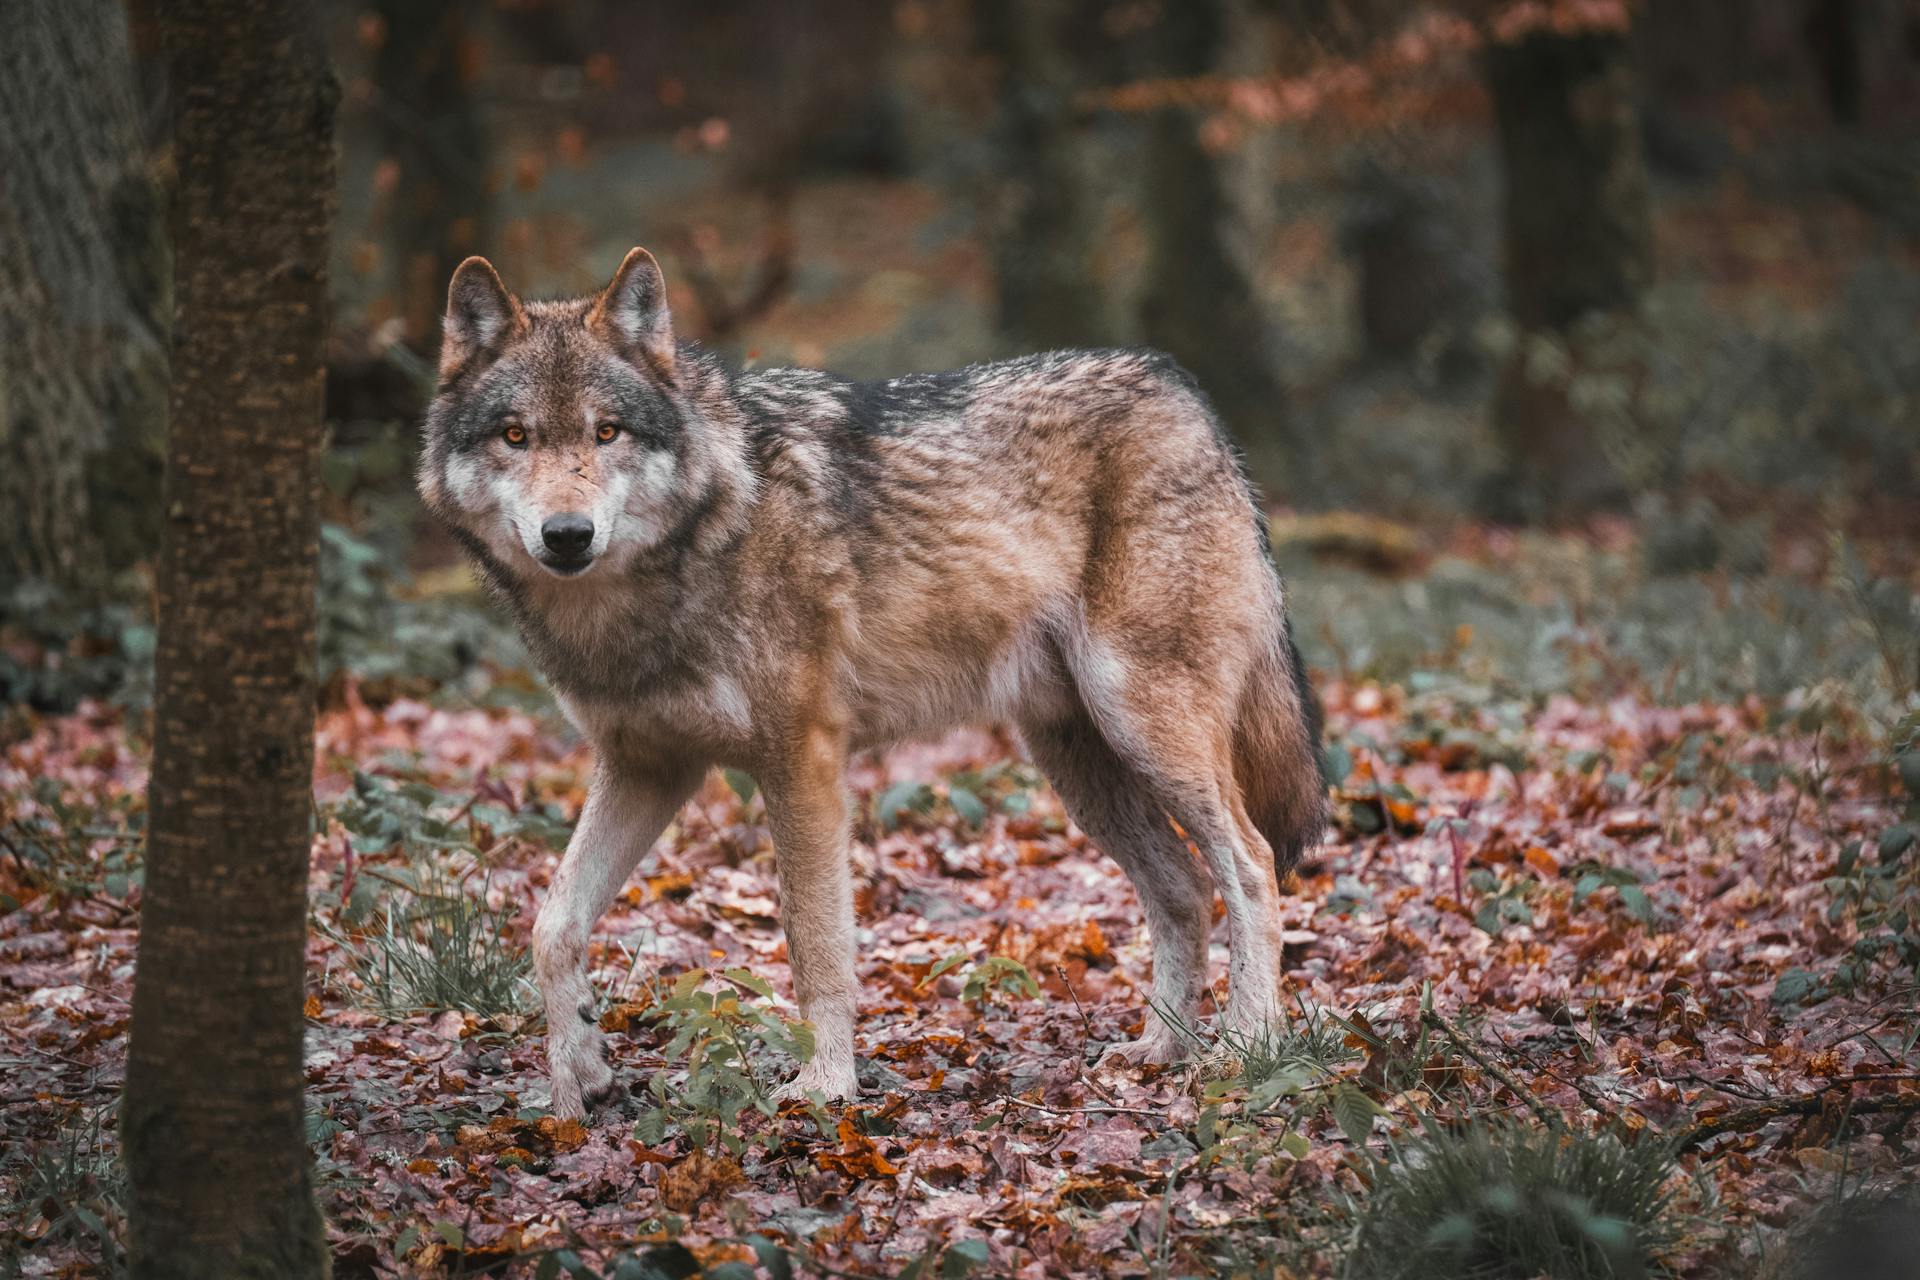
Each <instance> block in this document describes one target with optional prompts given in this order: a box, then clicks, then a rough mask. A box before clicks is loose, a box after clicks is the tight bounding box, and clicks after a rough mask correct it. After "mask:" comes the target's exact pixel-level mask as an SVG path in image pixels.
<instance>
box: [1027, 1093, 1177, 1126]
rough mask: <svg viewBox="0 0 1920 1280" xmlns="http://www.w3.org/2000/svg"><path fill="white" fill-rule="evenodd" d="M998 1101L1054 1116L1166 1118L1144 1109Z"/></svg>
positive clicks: (1156, 1112) (1162, 1113) (1162, 1114)
mask: <svg viewBox="0 0 1920 1280" xmlns="http://www.w3.org/2000/svg"><path fill="white" fill-rule="evenodd" d="M1000 1101H1002V1102H1011V1103H1012V1104H1013V1105H1014V1106H1016V1107H1025V1108H1026V1109H1027V1110H1029V1111H1044V1112H1046V1113H1047V1114H1048V1115H1055V1116H1094V1115H1099V1116H1146V1117H1147V1118H1148V1119H1151V1120H1163V1119H1165V1118H1166V1113H1165V1112H1161V1111H1149V1110H1147V1109H1146V1108H1144V1107H1101V1106H1091V1107H1050V1106H1048V1105H1047V1104H1046V1103H1044V1102H1028V1101H1027V1100H1026V1099H1024V1098H1016V1097H1014V1096H1013V1095H1012V1094H1008V1095H1007V1096H1006V1097H1004V1098H1002V1099H1000Z"/></svg>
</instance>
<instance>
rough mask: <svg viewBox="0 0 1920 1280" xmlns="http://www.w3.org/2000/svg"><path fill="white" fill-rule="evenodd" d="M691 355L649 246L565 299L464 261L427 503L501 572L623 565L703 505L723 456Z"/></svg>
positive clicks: (424, 463) (436, 413)
mask: <svg viewBox="0 0 1920 1280" xmlns="http://www.w3.org/2000/svg"><path fill="white" fill-rule="evenodd" d="M685 356H686V353H684V352H681V351H680V350H678V349H677V348H676V346H675V343H674V339H673V329H672V325H671V323H670V320H669V317H668V314H667V303H666V285H665V281H664V280H663V279H662V278H661V275H660V266H659V264H658V263H656V262H655V261H654V260H653V255H652V254H650V253H648V252H647V251H646V250H645V249H635V250H633V251H632V252H631V253H629V254H628V255H627V257H626V260H625V261H624V262H622V263H621V264H620V270H619V271H618V272H616V273H615V275H614V277H613V282H612V283H611V284H609V285H608V286H607V287H606V288H605V289H604V290H602V291H601V292H600V293H599V294H597V295H593V296H590V297H586V298H575V299H570V300H567V301H561V302H522V301H521V300H520V299H518V298H516V297H514V296H513V294H511V293H509V292H508V291H507V288H506V286H505V285H503V284H502V283H501V281H500V276H499V275H498V273H496V272H495V271H494V269H493V267H492V266H491V265H490V264H489V263H488V262H487V261H486V260H485V259H484V258H468V259H467V260H466V261H465V262H463V263H461V264H460V267H459V269H458V270H457V271H455V272H454V274H453V283H452V284H451V286H449V288H448V290H447V315H446V323H445V336H444V339H443V341H442V344H441V349H440V376H439V391H438V393H437V394H436V395H435V396H434V399H433V403H432V405H431V406H430V407H429V408H428V410H427V426H426V439H425V448H424V449H423V451H422V455H421V460H420V474H419V482H420V494H421V497H422V498H424V499H425V501H426V504H427V507H428V508H429V509H430V510H431V511H432V512H433V513H434V514H435V515H436V516H438V517H439V518H440V519H441V520H442V521H444V522H445V523H446V524H447V525H448V526H449V527H450V528H451V529H452V530H453V531H454V533H455V534H456V535H457V536H458V537H459V538H460V539H461V541H463V542H464V543H465V544H466V545H467V547H468V549H469V550H471V551H472V552H473V553H474V554H475V555H477V556H479V557H480V558H481V560H482V561H483V563H486V564H487V565H488V567H489V568H491V569H493V570H494V571H495V572H497V573H504V574H507V575H510V576H512V577H515V578H519V577H524V576H526V575H528V574H534V575H542V574H545V575H552V576H554V577H559V578H568V577H574V576H577V575H579V574H583V573H586V572H587V571H588V570H590V569H592V568H594V567H595V566H596V565H601V564H610V565H611V567H614V568H618V567H619V566H620V564H621V563H623V562H625V561H629V560H631V559H632V557H633V556H635V555H636V554H639V553H641V552H643V551H646V550H649V549H651V548H653V547H656V546H659V545H660V544H661V543H663V542H665V541H668V540H669V539H671V538H673V537H675V536H676V535H677V534H679V533H680V532H682V531H683V530H685V529H687V528H688V527H689V524H690V522H692V521H695V520H697V519H698V518H699V517H700V514H701V513H702V512H703V511H705V510H707V509H709V508H710V507H711V506H712V505H713V499H712V496H711V495H712V490H713V488H714V486H715V484H716V483H717V481H718V479H719V477H720V475H721V473H722V472H724V471H726V470H727V469H728V467H729V462H730V461H732V460H731V459H730V458H729V457H728V456H727V445H728V439H727V434H728V433H726V432H725V431H724V430H719V431H716V430H714V429H713V424H710V423H708V422H706V421H705V420H704V418H703V416H702V414H701V412H700V410H699V408H698V406H697V405H696V403H695V400H694V399H693V398H692V397H691V396H690V394H689V385H688V384H689V381H690V379H689V375H690V374H691V373H692V372H693V370H692V369H691V368H690V367H689V365H688V362H687V360H686V359H685V358H684V357H685Z"/></svg>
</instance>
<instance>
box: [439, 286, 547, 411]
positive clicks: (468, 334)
mask: <svg viewBox="0 0 1920 1280" xmlns="http://www.w3.org/2000/svg"><path fill="white" fill-rule="evenodd" d="M525 322H526V316H525V314H524V313H523V312H522V311H521V310H520V304H519V303H518V302H516V301H514V297H513V295H512V294H511V293H508V292H507V286H506V285H505V284H503V283H501V280H500V273H499V272H498V271H495V270H494V269H493V264H492V263H491V262H488V261H487V260H486V259H485V258H468V259H467V260H466V261H465V262H463V263H461V264H460V265H459V266H458V267H457V268H455V270H454V273H453V281H452V283H450V284H449V285H448V286H447V315H446V319H445V320H444V321H442V322H441V333H440V380H441V381H442V382H445V381H446V380H447V379H448V378H450V377H452V376H453V374H454V373H455V372H457V371H458V370H459V369H460V367H461V366H463V365H465V364H466V363H467V362H468V361H469V360H471V359H473V358H474V357H475V356H477V355H480V354H483V353H485V352H489V351H493V350H495V349H496V348H497V347H498V346H499V344H500V342H501V340H502V339H504V338H506V337H507V336H508V335H509V334H511V333H512V332H513V331H514V330H515V329H516V328H518V327H519V326H521V325H522V324H524V323H525Z"/></svg>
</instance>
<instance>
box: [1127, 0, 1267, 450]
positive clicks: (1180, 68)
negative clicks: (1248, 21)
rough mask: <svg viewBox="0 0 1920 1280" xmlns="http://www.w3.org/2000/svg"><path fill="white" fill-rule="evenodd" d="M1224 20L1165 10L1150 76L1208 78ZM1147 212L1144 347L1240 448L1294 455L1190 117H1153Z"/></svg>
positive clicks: (1192, 6)
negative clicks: (1199, 396)
mask: <svg viewBox="0 0 1920 1280" xmlns="http://www.w3.org/2000/svg"><path fill="white" fill-rule="evenodd" d="M1229 19H1230V14H1229V12H1228V6H1227V5H1226V4H1225V3H1223V0H1183V2H1182V3H1180V4H1174V5H1167V6H1165V7H1164V8H1163V9H1162V11H1161V15H1160V20H1159V22H1158V23H1157V24H1156V25H1155V26H1154V27H1153V28H1152V29H1151V30H1150V31H1149V32H1147V33H1146V35H1147V39H1146V41H1145V42H1144V43H1145V44H1146V47H1147V51H1148V52H1147V58H1146V61H1147V68H1148V73H1149V74H1150V75H1153V76H1164V77H1167V78H1170V79H1175V80H1178V79H1184V78H1187V77H1192V76H1200V75H1205V74H1207V73H1208V72H1209V71H1211V70H1212V69H1213V68H1214V66H1215V64H1216V62H1217V60H1218V58H1219V54H1220V47H1221V43H1222V41H1223V39H1224V38H1225V36H1226V32H1227V29H1228V26H1229ZM1142 203H1143V210H1144V212H1145V215H1146V231H1147V268H1146V280H1145V283H1144V286H1143V288H1142V292H1141V297H1140V332H1141V337H1142V338H1143V339H1144V340H1145V341H1146V343H1147V344H1148V345H1149V346H1154V347H1159V348H1160V349H1161V350H1163V351H1166V352H1168V353H1169V354H1171V355H1172V356H1173V357H1174V358H1175V359H1177V360H1179V361H1180V363H1181V364H1183V365H1185V366H1186V367H1187V369H1188V370H1189V371H1190V372H1191V373H1192V374H1193V375H1194V377H1195V378H1197V379H1198V380H1199V382H1200V385H1201V386H1202V387H1204V388H1206V392H1207V395H1208V396H1209V397H1210V398H1211V399H1212V400H1213V404H1214V408H1215V409H1217V410H1218V411H1219V413H1220V416H1221V417H1222V418H1223V419H1225V420H1226V423H1227V425H1228V426H1229V427H1230V428H1232V430H1233V433H1234V434H1235V436H1237V437H1238V438H1239V439H1240V440H1241V441H1243V442H1245V443H1247V444H1249V445H1251V444H1255V443H1261V444H1267V443H1278V444H1281V445H1283V446H1285V445H1289V444H1290V443H1291V441H1290V438H1289V434H1288V418H1287V413H1286V403H1285V397H1284V391H1283V388H1282V386H1281V382H1280V377H1279V373H1278V368H1279V358H1278V352H1277V350H1276V347H1275V342H1274V337H1275V334H1274V332H1273V328H1272V323H1271V321H1270V320H1269V318H1268V317H1267V315H1266V313H1265V311H1264V309H1263V308H1262V306H1261V304H1260V301H1259V298H1258V296H1257V294H1256V292H1255V289H1254V281H1253V276H1252V272H1251V269H1250V263H1249V258H1250V255H1249V254H1248V253H1247V252H1246V248H1245V246H1244V245H1242V244H1241V243H1240V242H1239V241H1240V239H1241V237H1240V234H1239V231H1240V229H1239V228H1237V227H1236V226H1235V225H1234V221H1235V220H1234V217H1233V210H1232V205H1231V202H1230V200H1229V199H1228V196H1227V191H1226V182H1225V177H1224V175H1223V173H1222V172H1221V165H1220V161H1219V160H1218V159H1217V158H1216V157H1215V156H1214V155H1212V154H1211V153H1209V152H1208V151H1207V149H1206V148H1205V147H1204V146H1202V145H1201V141H1200V133H1199V120H1198V118H1197V116H1196V114H1195V113H1193V112H1191V111H1188V110H1184V109H1175V108H1169V109H1165V110H1161V111H1156V112H1154V113H1153V115H1152V118H1151V119H1150V121H1149V122H1148V125H1147V143H1146V150H1145V176H1144V189H1143V193H1142Z"/></svg>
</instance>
